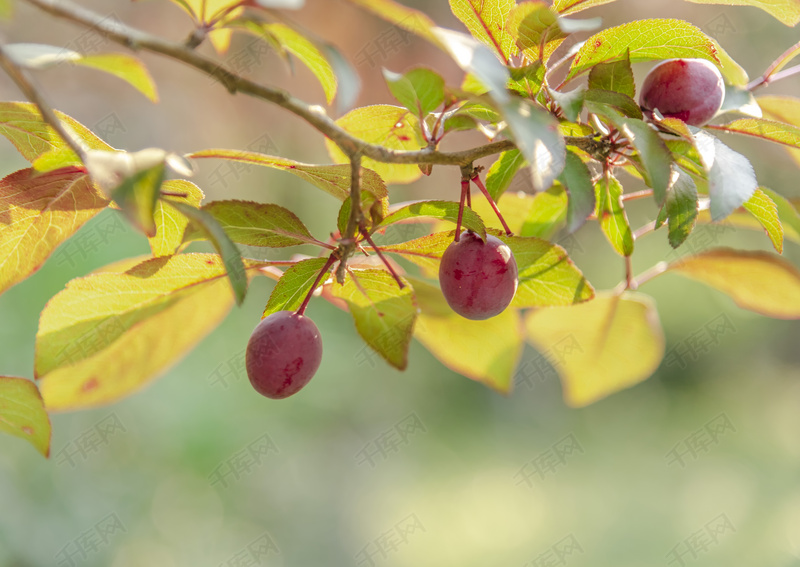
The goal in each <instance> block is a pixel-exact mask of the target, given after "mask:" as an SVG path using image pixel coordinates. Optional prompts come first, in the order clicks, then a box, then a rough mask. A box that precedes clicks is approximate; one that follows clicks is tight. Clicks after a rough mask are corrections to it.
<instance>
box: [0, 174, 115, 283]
mask: <svg viewBox="0 0 800 567" xmlns="http://www.w3.org/2000/svg"><path fill="white" fill-rule="evenodd" d="M107 205H108V201H106V200H105V199H103V198H102V197H101V196H100V195H99V194H98V192H97V190H96V189H95V188H94V187H93V186H92V183H91V181H90V180H89V176H88V175H86V172H84V171H82V170H80V169H77V168H67V169H61V170H58V171H53V172H50V173H44V174H38V173H36V172H35V171H34V170H33V169H22V170H20V171H17V172H16V173H12V174H11V175H9V176H8V177H6V178H5V179H3V180H1V181H0V229H2V230H0V293H2V292H3V291H5V290H7V289H8V288H9V287H11V286H12V285H14V284H16V283H19V282H20V281H22V280H24V279H25V278H27V277H28V276H30V275H31V274H32V273H34V272H35V271H36V270H38V269H39V268H40V267H41V265H42V264H43V263H44V261H45V260H46V259H47V258H48V257H49V256H50V254H52V253H53V251H54V250H55V249H56V247H58V245H59V244H61V243H62V242H64V241H65V240H67V238H69V237H70V236H71V235H72V234H73V233H74V232H75V231H77V230H78V229H79V228H80V227H81V226H82V225H83V224H84V223H85V222H86V221H88V220H89V219H90V218H92V217H93V216H94V215H96V214H97V213H99V212H100V211H102V210H103V209H104V208H105V207H106V206H107Z"/></svg>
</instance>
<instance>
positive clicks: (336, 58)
mask: <svg viewBox="0 0 800 567" xmlns="http://www.w3.org/2000/svg"><path fill="white" fill-rule="evenodd" d="M319 47H320V48H321V49H322V51H323V53H324V54H325V58H326V59H327V60H328V63H330V66H331V68H332V69H333V73H334V75H336V83H337V88H336V111H337V112H338V113H340V114H341V113H343V112H346V111H348V110H350V109H351V108H353V105H355V103H356V100H357V99H358V93H359V92H360V91H361V78H360V77H359V76H358V72H356V70H355V68H354V67H353V65H352V64H351V63H350V61H348V60H347V58H346V57H345V56H344V55H342V53H341V52H340V51H339V49H338V48H337V47H336V46H334V45H332V44H330V43H323V44H321V45H320V46H319Z"/></svg>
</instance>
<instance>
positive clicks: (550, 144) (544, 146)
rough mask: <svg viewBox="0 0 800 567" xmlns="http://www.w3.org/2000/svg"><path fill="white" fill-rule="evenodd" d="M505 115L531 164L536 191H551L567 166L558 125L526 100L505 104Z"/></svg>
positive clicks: (518, 145) (518, 143)
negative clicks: (554, 182) (550, 188)
mask: <svg viewBox="0 0 800 567" xmlns="http://www.w3.org/2000/svg"><path fill="white" fill-rule="evenodd" d="M503 116H504V118H505V119H506V122H507V123H508V126H509V128H510V129H511V132H512V133H513V136H514V140H515V141H516V143H517V147H518V148H519V150H520V151H521V152H522V156H523V157H524V158H525V159H526V160H527V161H528V164H529V165H530V172H531V179H532V181H533V188H534V189H535V190H536V191H544V190H546V189H548V188H549V187H550V186H551V185H552V184H553V181H555V179H556V178H557V177H558V176H559V175H561V172H562V171H563V170H564V165H565V163H566V145H565V143H564V138H563V137H562V136H561V134H560V132H559V131H558V122H557V121H556V120H555V119H554V118H553V117H552V116H551V115H550V114H548V113H546V112H543V111H542V110H540V109H539V108H536V107H535V106H534V105H533V104H531V103H530V102H529V101H526V100H522V99H518V100H512V101H509V102H508V103H507V104H505V105H503Z"/></svg>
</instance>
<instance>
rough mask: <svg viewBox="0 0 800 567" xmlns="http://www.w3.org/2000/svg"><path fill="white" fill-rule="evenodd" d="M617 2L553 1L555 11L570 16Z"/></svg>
mask: <svg viewBox="0 0 800 567" xmlns="http://www.w3.org/2000/svg"><path fill="white" fill-rule="evenodd" d="M614 1H615V0H553V9H554V10H556V11H557V12H558V13H559V14H563V15H565V16H566V15H569V14H574V13H576V12H580V11H582V10H588V9H589V8H594V7H595V6H602V5H603V4H610V3H611V2H614Z"/></svg>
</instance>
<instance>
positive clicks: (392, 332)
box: [331, 269, 417, 370]
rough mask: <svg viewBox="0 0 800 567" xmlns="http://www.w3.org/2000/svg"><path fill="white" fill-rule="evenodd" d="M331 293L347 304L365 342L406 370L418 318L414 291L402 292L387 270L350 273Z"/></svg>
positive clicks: (390, 362)
mask: <svg viewBox="0 0 800 567" xmlns="http://www.w3.org/2000/svg"><path fill="white" fill-rule="evenodd" d="M331 293H332V295H333V296H334V297H337V298H339V299H343V300H345V302H347V307H348V308H349V310H350V314H351V315H352V316H353V319H354V320H355V324H356V330H358V334H359V335H361V338H362V339H364V342H366V343H367V345H369V346H370V347H371V348H372V349H373V350H375V352H377V353H378V354H380V355H381V357H383V359H384V360H386V362H388V363H389V364H391V365H392V366H394V367H395V368H398V369H400V370H403V369H405V367H406V366H407V365H408V346H409V344H410V343H411V337H412V333H413V332H414V322H415V320H416V318H417V304H416V301H415V299H414V293H413V291H412V289H411V287H410V286H409V285H408V284H406V285H405V286H404V287H403V289H400V287H399V286H398V285H397V282H396V281H395V280H394V278H393V277H392V275H391V274H390V273H389V272H387V271H385V270H371V269H369V270H350V271H349V272H348V274H347V278H346V279H345V282H344V285H339V284H338V283H337V282H335V281H334V282H333V284H332V287H331Z"/></svg>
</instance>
